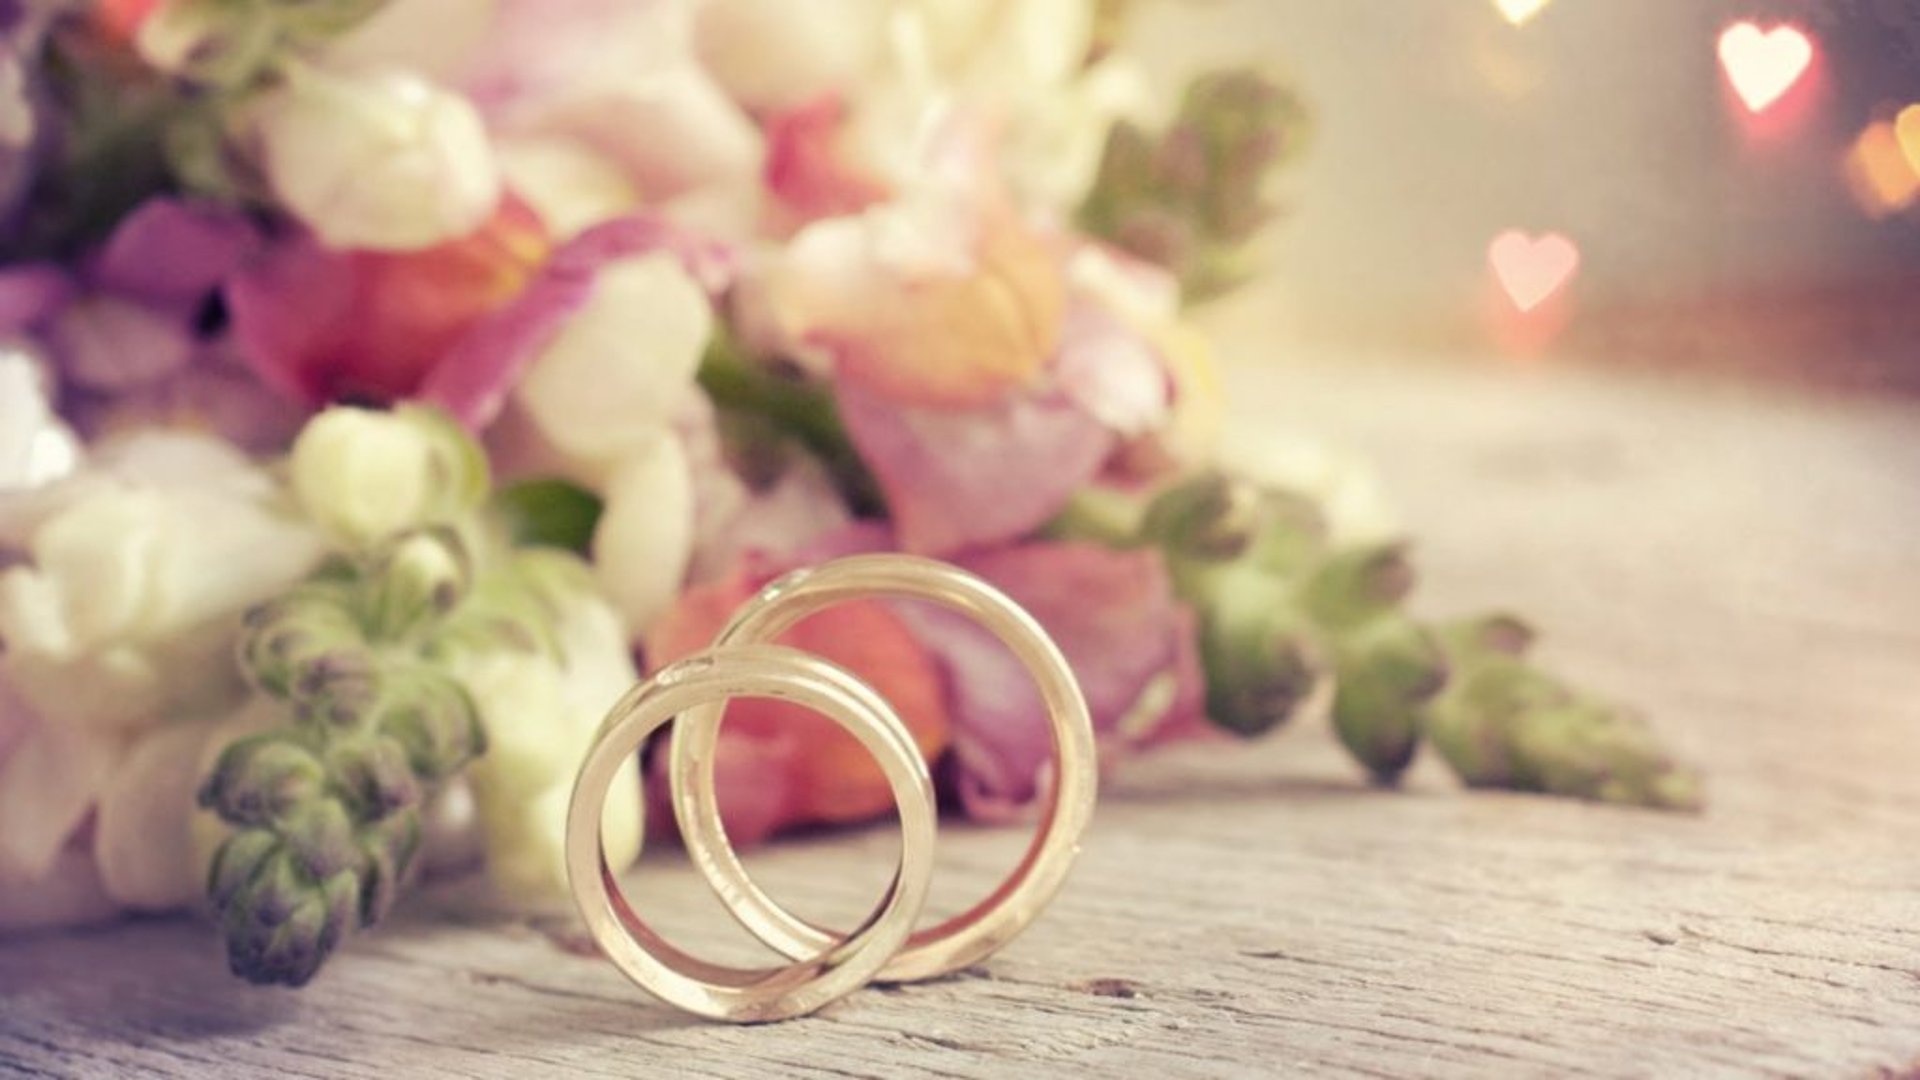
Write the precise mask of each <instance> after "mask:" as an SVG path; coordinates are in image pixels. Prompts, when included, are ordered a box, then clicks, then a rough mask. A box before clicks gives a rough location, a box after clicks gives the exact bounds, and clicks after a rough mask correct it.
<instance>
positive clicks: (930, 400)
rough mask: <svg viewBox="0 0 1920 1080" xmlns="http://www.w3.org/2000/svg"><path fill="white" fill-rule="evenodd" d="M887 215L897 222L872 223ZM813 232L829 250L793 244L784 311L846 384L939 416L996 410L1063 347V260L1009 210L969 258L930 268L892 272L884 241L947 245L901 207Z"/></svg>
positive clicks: (985, 224) (985, 218)
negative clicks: (891, 236)
mask: <svg viewBox="0 0 1920 1080" xmlns="http://www.w3.org/2000/svg"><path fill="white" fill-rule="evenodd" d="M946 212H948V213H951V214H959V213H961V212H962V211H961V210H959V209H957V208H949V209H948V210H947V211H946ZM887 214H895V215H896V216H895V217H894V218H893V219H891V220H888V219H886V218H885V217H875V216H874V215H887ZM813 228H815V229H821V230H830V232H828V233H825V234H821V235H820V236H819V240H821V241H824V242H820V243H811V242H809V240H808V238H807V237H806V234H805V233H803V234H802V237H801V238H800V239H799V240H797V241H796V247H795V250H796V252H799V253H801V254H800V257H799V258H798V260H797V261H796V263H795V264H794V265H792V266H790V267H789V272H790V284H789V286H788V291H787V296H786V297H785V299H784V302H783V303H782V305H781V306H782V308H783V309H784V310H785V311H786V313H787V318H788V319H789V321H790V323H791V324H792V325H793V329H794V330H795V332H796V334H797V336H798V337H799V338H800V339H801V340H803V341H805V342H807V343H808V344H811V345H815V346H818V347H820V348H822V349H824V350H825V351H826V352H827V353H829V354H830V355H832V357H833V358H834V360H835V362H836V364H837V367H838V370H839V373H840V375H841V376H842V377H844V378H846V379H848V380H850V381H852V382H855V383H858V384H859V385H861V386H863V387H866V388H867V389H869V390H872V391H873V392H875V393H876V394H878V395H880V396H882V397H885V398H888V399H891V400H894V401H897V402H899V403H901V404H905V405H922V406H927V407H932V408H968V407H974V406H983V405H991V404H994V403H996V402H998V401H1002V400H1004V399H1005V398H1006V397H1008V396H1009V395H1010V394H1011V393H1013V392H1015V391H1017V390H1018V389H1019V388H1021V387H1022V386H1025V385H1029V384H1031V383H1032V382H1033V381H1034V380H1035V378H1036V377H1037V376H1038V375H1039V374H1040V372H1041V370H1042V369H1043V368H1044V367H1045V366H1046V364H1047V362H1048V360H1049V359H1050V358H1051V357H1052V355H1053V352H1054V350H1055V348H1056V347H1057V346H1058V344H1059V340H1060V325H1061V322H1062V319H1063V317H1064V315H1065V311H1066V285H1065V282H1064V280H1063V277H1062V274H1061V269H1060V265H1059V259H1058V257H1057V255H1056V253H1055V252H1054V251H1053V250H1052V248H1051V247H1049V245H1048V244H1047V242H1046V240H1045V238H1043V237H1042V236H1040V235H1039V234H1038V233H1036V232H1035V231H1034V230H1033V229H1032V228H1030V227H1029V226H1027V225H1026V223H1024V222H1022V221H1021V220H1020V219H1019V218H1018V217H1017V216H1016V215H1015V214H1014V213H1013V212H1012V211H1010V210H1007V209H1004V208H997V207H996V208H990V209H988V210H987V211H986V212H985V213H984V214H983V215H982V217H981V220H980V224H979V227H978V231H977V235H975V236H974V237H973V241H972V248H971V250H968V251H955V252H950V253H948V254H950V255H951V259H950V260H949V261H950V262H951V263H952V264H953V265H941V266H932V267H929V266H900V265H892V264H890V263H889V261H888V258H887V255H886V253H885V248H886V247H887V245H888V243H889V240H888V238H886V237H884V236H883V233H885V232H900V233H906V234H908V235H910V236H912V237H913V239H914V241H915V242H921V241H925V242H927V243H929V244H930V245H932V246H938V244H939V241H938V240H930V239H929V238H926V237H924V236H923V235H920V233H921V232H923V231H924V230H917V229H916V223H915V222H914V221H913V219H912V217H911V216H910V215H908V214H906V213H904V212H902V211H900V210H899V208H886V209H883V210H879V211H874V212H873V213H872V214H870V215H868V216H865V217H863V218H861V219H857V220H856V219H848V218H840V219H834V220H831V221H826V222H822V223H820V224H818V225H816V226H814V227H813ZM848 230H865V233H866V234H865V235H860V236H848V235H847V231H848ZM836 232H837V233H838V234H839V235H833V234H834V233H836ZM830 237H831V238H830Z"/></svg>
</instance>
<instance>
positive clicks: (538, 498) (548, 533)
mask: <svg viewBox="0 0 1920 1080" xmlns="http://www.w3.org/2000/svg"><path fill="white" fill-rule="evenodd" d="M493 509H494V513H495V514H496V516H498V517H499V519H500V520H501V522H503V523H504V524H505V525H506V529H507V535H508V537H509V538H510V539H511V540H512V541H513V543H514V545H515V546H517V547H555V548H560V549H562V550H565V551H571V552H573V553H574V554H576V555H585V554H586V553H587V547H588V545H589V544H590V543H592V541H593V530H594V528H595V527H596V526H598V525H599V524H600V512H601V510H602V509H603V506H602V504H601V502H600V498H599V496H597V495H595V494H594V493H593V492H591V491H588V490H586V489H585V488H583V487H580V486H578V485H576V484H573V483H570V482H568V481H566V480H559V479H543V480H522V481H520V482H519V483H517V484H512V485H509V486H508V487H505V488H502V489H501V490H500V491H499V493H498V494H496V495H495V496H494V497H493Z"/></svg>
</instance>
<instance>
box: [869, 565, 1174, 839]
mask: <svg viewBox="0 0 1920 1080" xmlns="http://www.w3.org/2000/svg"><path fill="white" fill-rule="evenodd" d="M959 561H960V565H962V566H964V567H966V568H967V569H969V570H971V571H973V572H974V573H977V574H979V575H980V576H981V577H983V578H985V579H986V580H987V581H989V582H991V583H993V584H994V585H996V586H998V587H999V588H1000V589H1002V590H1003V591H1005V592H1006V593H1007V595H1008V596H1010V597H1012V598H1013V599H1014V600H1015V601H1016V602H1017V603H1019V604H1020V605H1021V606H1023V607H1025V608H1026V609H1027V610H1028V611H1030V612H1032V613H1033V616H1034V617H1035V618H1036V619H1038V620H1039V621H1040V624H1041V625H1042V626H1043V627H1045V628H1046V630H1047V632H1048V634H1049V635H1051V636H1052V637H1053V639H1054V641H1055V643H1057V644H1058V645H1059V646H1060V651H1061V652H1062V653H1063V654H1064V655H1065V656H1066V658H1067V663H1068V664H1069V665H1070V666H1071V667H1072V668H1073V671H1074V674H1075V676H1076V677H1077V678H1078V679H1079V680H1080V686H1081V690H1082V691H1083V692H1084V693H1085V694H1086V697H1087V707H1088V710H1089V711H1090V712H1091V713H1092V716H1093V723H1094V730H1095V732H1096V733H1097V734H1098V735H1099V737H1100V741H1101V748H1102V751H1103V753H1105V754H1109V755H1115V754H1119V753H1123V752H1126V751H1128V750H1132V749H1137V748H1140V747H1143V746H1147V745H1151V744H1153V743H1157V742H1162V741H1166V740H1168V739H1171V738H1178V737H1186V736H1191V735H1197V734H1199V733H1201V732H1203V731H1206V730H1207V727H1206V725H1205V720H1204V687H1203V685H1202V683H1201V673H1200V666H1199V659H1198V650H1197V646H1196V643H1195V638H1194V633H1193V620H1192V616H1191V613H1190V612H1188V611H1187V610H1186V609H1185V608H1184V607H1183V606H1182V605H1180V604H1179V602H1178V601H1177V599H1176V598H1175V596H1174V594H1173V588H1172V584H1171V582H1170V581H1169V580H1168V577H1167V572H1166V567H1165V565H1164V564H1163V563H1162V562H1161V560H1160V557H1159V556H1158V555H1157V554H1156V553H1154V552H1151V551H1146V550H1139V551H1115V550H1113V549H1110V548H1105V547H1101V546H1098V545H1094V544H1084V543H1033V544H1025V545H1021V546H1017V547H1010V548H1001V549H997V550H993V551H987V552H979V553H976V554H973V555H971V556H967V557H964V558H962V559H961V560H959ZM902 614H903V616H905V617H907V618H908V620H909V623H910V624H911V625H912V626H913V627H914V630H915V633H916V634H917V635H918V636H919V637H920V639H921V641H922V642H923V643H925V644H926V645H927V646H928V647H929V648H930V649H932V650H933V651H934V653H935V655H936V656H938V657H939V658H940V659H941V661H942V662H943V663H944V664H945V665H946V668H947V673H948V684H949V686H950V687H951V693H952V695H953V697H952V702H951V710H952V714H953V724H954V750H955V760H956V764H957V774H956V776H955V781H956V786H957V788H958V792H959V795H960V797H961V800H962V803H963V805H965V806H966V808H967V809H968V811H969V813H972V814H974V815H975V816H978V817H987V818H994V817H1003V816H1007V815H1010V814H1013V813H1017V812H1018V811H1019V810H1020V809H1021V808H1023V807H1024V806H1025V805H1026V804H1027V803H1029V802H1030V801H1031V800H1032V798H1033V797H1034V795H1035V794H1036V793H1037V792H1038V791H1039V787H1040V783H1041V779H1042V777H1043V775H1044V772H1045V769H1046V767H1047V764H1048V762H1049V760H1050V759H1051V755H1052V739H1051V736H1050V734H1049V729H1048V720H1047V716H1046V711H1045V709H1044V708H1043V707H1042V705H1041V702H1040V698H1039V694H1038V691H1037V690H1036V689H1035V688H1034V686H1033V684H1032V681H1031V680H1030V679H1029V678H1028V676H1027V674H1026V672H1025V670H1024V669H1023V668H1022V667H1021V666H1020V664H1019V662H1018V661H1016V660H1015V659H1014V657H1013V655H1012V654H1011V653H1010V652H1008V651H1007V650H1006V649H1005V647H1003V646H1001V645H1000V644H999V643H998V642H997V641H995V640H993V639H992V637H991V636H989V635H988V634H987V633H986V632H985V631H983V630H981V629H979V628H978V627H976V626H974V625H973V624H972V623H971V622H969V621H967V620H965V619H964V618H962V617H960V616H957V615H952V614H949V613H947V612H945V611H941V610H937V609H932V608H927V607H924V606H920V605H914V606H912V607H908V608H903V609H902ZM1163 679H1171V680H1172V685H1171V687H1170V689H1171V694H1170V695H1169V696H1168V698H1167V701H1166V704H1165V705H1164V707H1162V708H1161V709H1160V710H1159V711H1158V712H1157V713H1154V714H1150V715H1145V716H1141V715H1136V714H1137V713H1138V712H1140V711H1141V710H1140V706H1141V705H1142V703H1143V698H1142V695H1143V694H1145V693H1147V692H1148V691H1149V689H1150V688H1152V687H1153V686H1154V684H1155V683H1156V682H1158V681H1159V680H1163ZM1162 692H1164V691H1162Z"/></svg>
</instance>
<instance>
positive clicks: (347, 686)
mask: <svg viewBox="0 0 1920 1080" xmlns="http://www.w3.org/2000/svg"><path fill="white" fill-rule="evenodd" d="M382 678H383V676H382V673H381V670H380V665H379V661H378V660H377V659H376V658H375V657H374V655H373V652H372V651H371V650H370V649H368V648H367V647H366V646H365V645H360V646H353V647H343V648H338V649H332V650H329V651H327V652H324V653H319V654H317V655H315V656H313V657H311V658H310V659H308V660H307V661H306V662H305V663H303V664H302V665H301V666H300V667H299V669H298V670H297V671H296V673H295V677H294V680H293V685H292V686H291V687H290V688H289V693H288V695H287V696H288V698H289V699H290V700H291V701H292V703H293V707H294V710H295V712H296V713H297V714H298V715H299V716H300V718H302V719H304V720H310V721H312V722H314V723H318V724H324V725H327V726H329V727H335V728H353V727H358V726H360V725H361V724H362V723H364V722H365V720H366V716H367V712H368V710H369V709H371V708H372V707H373V705H374V703H375V702H377V701H378V700H379V698H380V692H381V691H380V687H381V681H382Z"/></svg>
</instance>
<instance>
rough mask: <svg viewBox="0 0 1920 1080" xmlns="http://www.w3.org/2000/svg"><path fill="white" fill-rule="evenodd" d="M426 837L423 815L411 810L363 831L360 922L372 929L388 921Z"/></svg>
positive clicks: (387, 818)
mask: <svg viewBox="0 0 1920 1080" xmlns="http://www.w3.org/2000/svg"><path fill="white" fill-rule="evenodd" d="M422 835H423V832H422V828H421V823H420V812H419V810H418V809H416V808H414V807H408V808H407V809H405V810H402V811H400V812H399V813H396V814H393V815H391V816H389V817H386V818H382V819H381V820H380V821H378V822H376V823H374V824H373V825H371V826H368V827H367V828H364V829H361V830H360V837H359V841H360V850H361V853H362V854H363V855H365V857H366V869H365V873H364V876H363V877H362V879H361V887H360V922H361V923H362V925H368V926H370V925H372V924H374V923H376V922H379V921H380V920H381V919H383V918H385V917H386V914H387V911H388V910H389V909H391V908H392V907H393V902H394V900H396V899H398V898H399V895H400V888H401V886H403V885H405V884H406V882H407V879H408V878H409V877H411V876H412V873H413V868H414V867H415V866H416V865H417V864H416V862H415V861H414V855H416V854H417V853H418V852H419V850H420V843H421V837H422Z"/></svg>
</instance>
